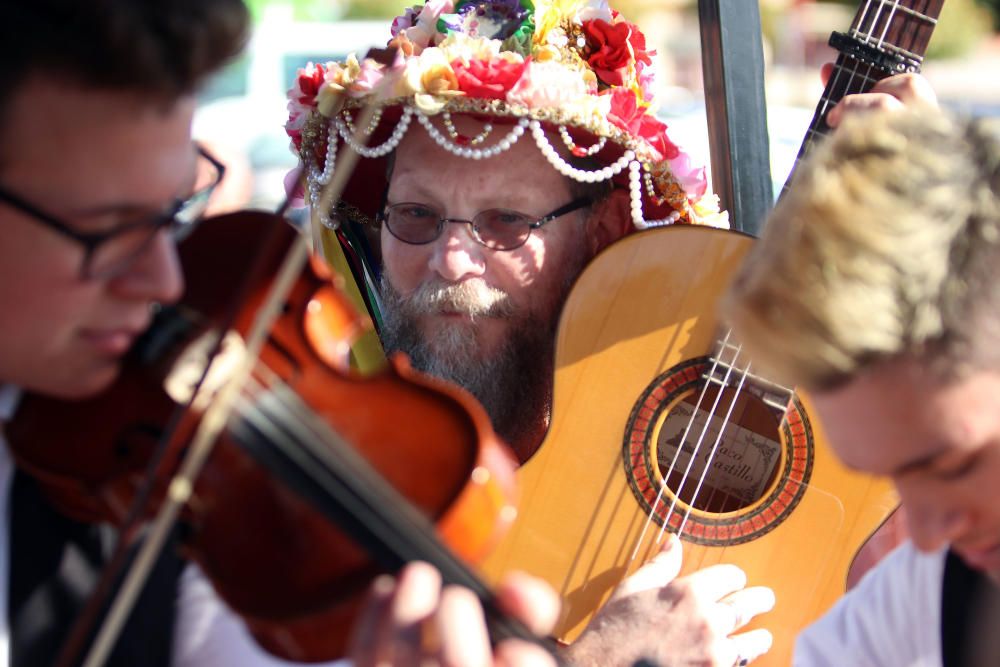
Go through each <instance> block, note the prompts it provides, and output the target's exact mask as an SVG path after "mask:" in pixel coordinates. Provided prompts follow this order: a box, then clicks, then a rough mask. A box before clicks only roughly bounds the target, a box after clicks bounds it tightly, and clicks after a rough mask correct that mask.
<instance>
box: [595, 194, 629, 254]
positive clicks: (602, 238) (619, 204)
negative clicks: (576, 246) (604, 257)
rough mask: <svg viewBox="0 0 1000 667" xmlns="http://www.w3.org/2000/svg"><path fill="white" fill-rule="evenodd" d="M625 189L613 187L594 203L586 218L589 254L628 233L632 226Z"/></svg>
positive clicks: (596, 251) (602, 248)
mask: <svg viewBox="0 0 1000 667" xmlns="http://www.w3.org/2000/svg"><path fill="white" fill-rule="evenodd" d="M629 201H630V200H629V194H628V191H627V190H624V189H621V188H615V189H614V190H612V191H611V194H609V195H608V196H607V197H605V198H604V199H602V200H601V201H599V202H597V203H596V204H594V206H593V208H591V210H590V217H589V218H587V242H588V244H589V247H590V253H591V255H596V254H597V253H599V252H600V251H601V250H604V248H606V247H607V246H608V245H610V244H611V243H614V242H615V241H617V240H618V239H620V238H621V237H623V236H625V234H627V233H628V231H629V229H630V228H631V226H632V217H631V215H630V211H631V209H630V208H629Z"/></svg>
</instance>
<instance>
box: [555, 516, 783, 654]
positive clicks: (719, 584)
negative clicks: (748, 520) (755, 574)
mask: <svg viewBox="0 0 1000 667" xmlns="http://www.w3.org/2000/svg"><path fill="white" fill-rule="evenodd" d="M681 558H682V548H681V543H680V541H679V540H678V539H677V538H676V537H674V536H673V535H671V536H670V537H669V538H668V540H667V541H666V543H665V544H664V547H663V550H662V551H661V552H660V553H659V554H657V555H656V556H655V557H654V558H653V559H652V560H650V561H649V562H648V563H647V564H645V565H644V566H642V567H641V568H640V569H639V570H638V571H636V573H635V574H633V575H632V576H630V577H629V578H628V579H626V580H625V581H624V582H622V584H621V585H619V586H618V588H617V589H616V590H615V592H614V593H613V594H612V596H611V599H610V600H608V602H607V604H605V605H604V607H602V608H601V610H600V611H599V612H598V613H597V615H596V616H594V618H593V620H592V621H591V622H590V624H589V625H588V626H587V629H586V630H584V632H583V634H582V635H580V637H579V639H577V641H576V642H574V643H573V644H572V646H570V647H569V649H568V650H567V657H568V658H569V660H570V662H571V663H572V664H574V665H595V666H596V665H601V666H608V665H624V666H631V665H656V666H657V667H672V666H675V665H713V666H717V667H733V666H734V665H746V664H747V663H749V662H752V661H753V660H754V659H756V658H758V657H759V656H761V655H763V654H764V653H766V652H767V650H768V649H769V648H770V647H771V641H772V638H771V633H770V632H768V631H767V630H763V629H757V630H751V631H748V632H743V633H739V634H734V633H736V631H738V630H739V629H740V628H742V627H743V626H744V625H746V624H747V623H748V622H750V620H751V619H752V618H754V617H755V616H757V615H758V614H761V613H764V612H766V611H769V610H770V609H771V608H772V607H773V606H774V593H773V592H772V591H771V589H769V588H765V587H763V586H755V587H751V588H745V586H746V575H745V574H744V573H743V570H741V569H740V568H738V567H736V566H735V565H713V566H711V567H706V568H705V569H703V570H699V571H697V572H695V573H693V574H690V575H687V576H684V577H678V576H677V575H678V574H679V573H680V570H681Z"/></svg>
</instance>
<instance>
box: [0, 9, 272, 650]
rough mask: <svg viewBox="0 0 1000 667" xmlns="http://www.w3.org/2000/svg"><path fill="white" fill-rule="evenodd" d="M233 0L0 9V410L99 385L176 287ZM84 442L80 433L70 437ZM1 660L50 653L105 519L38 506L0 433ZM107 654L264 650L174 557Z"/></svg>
mask: <svg viewBox="0 0 1000 667" xmlns="http://www.w3.org/2000/svg"><path fill="white" fill-rule="evenodd" d="M247 24H248V16H247V10H246V8H245V7H244V6H243V4H242V2H241V1H240V0H141V1H138V0H107V1H105V2H99V3H91V2H87V3H80V2H76V1H75V0H43V1H41V2H39V1H37V0H31V1H28V0H8V1H6V2H4V3H2V6H0V43H2V44H3V45H4V57H3V58H2V59H0V82H2V85H0V91H2V93H0V118H2V124H0V231H2V237H3V241H2V243H0V308H2V309H3V311H4V313H5V314H4V317H3V326H2V327H0V396H2V398H0V412H2V414H0V420H2V421H3V422H6V421H7V420H8V419H10V418H11V416H12V415H13V413H15V411H16V409H17V403H18V395H19V394H20V393H21V392H22V391H24V392H35V393H40V394H44V395H49V396H53V397H58V398H64V399H78V398H85V397H88V396H91V395H93V394H95V393H97V392H100V391H101V390H103V389H105V388H107V387H108V386H109V385H111V384H112V383H113V382H114V381H115V378H116V376H117V375H118V372H119V366H120V363H119V362H120V359H121V358H122V356H123V355H124V353H125V351H126V350H127V349H128V348H129V346H130V345H131V343H132V342H133V340H134V339H135V338H136V337H137V336H138V335H139V334H140V333H141V332H142V331H143V329H144V328H146V327H147V325H149V323H150V319H151V316H152V309H153V307H154V306H155V304H165V303H170V302H172V301H174V300H176V299H177V298H178V297H179V296H180V294H181V292H182V290H183V289H184V281H183V278H182V276H181V271H180V266H179V262H178V258H177V254H176V248H175V241H174V235H175V232H177V231H180V230H182V229H184V228H185V227H188V226H190V225H192V224H194V223H195V222H196V221H197V220H198V219H199V217H200V216H201V213H202V212H203V211H204V208H205V205H206V202H207V201H208V196H209V195H210V194H211V191H212V189H213V188H214V187H215V186H216V185H217V184H218V182H219V181H220V180H221V178H222V167H221V165H219V164H218V163H217V162H216V161H215V160H214V158H212V157H211V156H210V155H209V154H208V153H206V152H204V151H202V150H200V149H199V148H198V147H197V146H196V145H195V144H194V143H193V142H192V139H191V118H192V113H193V110H194V106H195V99H194V92H195V90H196V88H197V86H198V85H199V84H200V83H201V82H202V81H203V80H204V79H205V78H206V77H207V76H208V75H209V74H210V73H211V72H213V71H214V70H215V69H217V68H218V67H220V66H221V65H222V64H224V63H225V62H226V61H227V60H229V59H230V58H232V57H233V56H235V55H236V54H237V53H238V52H239V51H240V49H241V48H242V46H243V43H244V41H245V38H246V30H247ZM77 444H78V446H79V447H80V449H81V450H83V452H84V453H85V452H86V449H87V447H88V442H87V434H86V433H81V434H80V438H79V442H78V443H77ZM0 506H2V509H0V517H3V526H2V528H0V572H2V577H3V581H2V585H0V611H2V612H3V614H2V616H0V666H7V665H14V666H16V667H29V666H34V665H51V664H53V662H54V660H55V658H56V655H57V654H58V652H59V650H60V647H61V646H62V645H63V643H64V641H65V639H66V634H67V632H68V631H69V628H70V626H71V625H72V623H73V621H74V620H75V617H76V615H77V613H78V612H79V611H80V609H81V606H82V603H83V602H84V601H85V600H86V597H87V594H88V592H89V591H90V589H91V587H92V586H93V585H94V583H95V581H96V578H97V576H98V574H99V573H100V570H101V566H102V564H103V561H104V559H105V558H106V557H107V555H108V548H109V547H110V546H111V544H110V540H111V539H113V535H112V534H111V533H110V532H109V531H110V529H106V528H105V527H98V526H86V525H83V524H79V523H76V522H74V521H72V520H70V519H68V518H66V517H63V516H60V515H59V514H57V513H56V512H55V510H53V509H52V507H51V506H50V505H49V503H48V501H47V500H46V498H45V497H44V496H43V495H42V493H41V491H40V490H39V487H38V486H37V485H36V484H35V482H34V480H32V479H31V478H29V477H28V476H26V475H25V474H24V473H23V472H22V471H20V470H19V469H18V466H17V463H16V462H15V461H12V460H11V456H10V453H9V451H8V449H7V447H6V446H2V447H0ZM107 664H110V665H121V666H123V667H124V666H129V667H134V666H136V665H142V666H143V667H152V666H157V665H163V666H167V665H190V666H196V665H241V666H246V665H276V664H287V663H282V662H280V661H277V660H274V659H272V658H270V657H269V656H267V655H266V654H264V653H263V652H262V651H261V650H260V649H258V648H257V647H256V646H255V645H254V644H253V643H252V641H251V640H250V639H249V635H247V633H246V632H245V631H244V630H243V628H242V626H241V624H240V623H239V621H238V620H236V619H235V617H233V616H232V615H230V614H229V613H228V612H227V611H225V609H224V608H223V607H222V605H221V603H220V601H219V600H218V599H217V598H216V597H215V596H214V594H213V593H212V591H211V588H210V587H209V585H208V583H207V582H206V581H205V580H204V578H202V577H200V576H199V575H198V573H197V571H195V570H194V569H193V568H192V567H185V566H184V563H183V562H182V561H180V560H179V558H178V557H177V556H176V555H171V554H169V553H168V554H167V555H166V556H164V557H163V559H161V561H160V565H159V566H158V567H157V569H156V570H155V572H154V574H153V577H152V580H151V582H150V585H149V587H148V588H147V590H146V592H145V593H144V594H143V597H141V598H140V601H139V604H138V607H137V609H136V611H135V612H134V613H133V615H132V617H131V619H130V621H129V622H128V624H127V625H126V626H125V629H124V632H123V635H122V637H121V638H120V639H119V641H118V644H117V645H116V648H115V651H114V653H113V654H112V657H111V658H110V660H109V662H108V663H107Z"/></svg>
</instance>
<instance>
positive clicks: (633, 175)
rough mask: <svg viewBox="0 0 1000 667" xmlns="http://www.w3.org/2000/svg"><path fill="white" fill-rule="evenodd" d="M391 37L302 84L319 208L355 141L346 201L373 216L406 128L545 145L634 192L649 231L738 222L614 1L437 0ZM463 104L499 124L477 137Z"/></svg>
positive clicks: (466, 148)
mask: <svg viewBox="0 0 1000 667" xmlns="http://www.w3.org/2000/svg"><path fill="white" fill-rule="evenodd" d="M388 46H390V47H395V48H396V49H397V55H396V62H395V63H394V64H392V65H385V64H382V63H379V62H377V61H376V60H375V59H362V60H359V59H358V58H357V57H356V56H351V57H349V58H348V59H347V61H346V62H343V63H336V62H330V63H326V64H315V65H314V64H310V65H309V66H308V67H306V68H305V69H303V70H300V72H299V76H298V80H297V82H296V85H295V86H294V87H293V88H292V89H291V90H290V91H289V104H288V109H289V119H288V123H287V125H286V130H287V132H288V134H289V136H290V137H291V139H292V143H293V148H294V150H295V151H296V153H297V154H298V155H299V156H300V157H301V159H302V162H303V164H304V166H305V175H306V181H307V196H308V198H309V200H310V203H311V204H313V205H316V204H317V203H318V201H319V192H320V191H321V189H322V187H323V186H324V185H325V184H326V183H328V182H329V181H330V179H331V177H332V174H333V171H334V169H335V167H336V164H337V155H338V153H339V152H340V151H342V150H345V148H344V146H345V145H347V146H350V149H351V150H354V151H356V152H357V153H359V154H360V155H361V156H362V157H363V158H368V159H363V160H361V161H360V162H359V166H358V168H357V170H356V171H355V173H354V174H353V175H352V177H351V181H350V182H349V183H348V185H347V188H346V189H345V191H344V194H343V197H342V199H343V200H344V202H345V203H346V205H347V207H348V208H350V209H352V210H353V211H354V212H355V213H356V214H360V215H361V216H362V217H364V218H367V219H369V220H370V219H374V218H375V217H376V214H377V212H378V211H377V208H378V207H379V206H380V205H381V200H382V194H383V192H384V188H385V174H386V171H385V165H384V158H385V156H387V155H388V154H389V153H390V152H392V151H393V149H395V147H396V146H397V145H398V144H399V142H400V140H401V139H402V138H403V137H404V136H405V134H406V132H407V131H426V132H428V133H429V134H430V136H431V137H432V138H433V139H434V140H435V142H436V143H437V144H438V145H440V146H441V148H443V149H445V150H447V151H450V152H451V153H453V154H455V155H458V156H460V157H464V158H468V159H470V160H488V159H490V158H492V157H494V156H496V155H499V154H501V153H503V152H504V151H505V150H507V149H509V148H510V147H511V145H513V144H514V143H515V142H517V141H524V140H528V141H534V142H535V143H536V144H537V145H538V148H539V149H540V150H541V152H542V154H543V155H544V156H545V157H546V158H547V159H548V161H549V162H550V163H551V164H552V166H553V167H554V168H555V169H557V170H558V171H559V172H560V173H562V174H564V175H566V176H568V177H570V178H573V179H575V180H577V181H580V182H585V183H597V182H602V181H608V180H613V182H614V183H615V185H616V186H617V187H622V188H628V190H629V193H630V197H631V211H632V221H633V223H634V224H635V226H636V227H637V228H639V229H644V228H647V227H651V226H657V225H664V224H670V223H673V222H690V223H703V224H713V225H717V226H727V219H726V216H725V214H720V213H719V211H718V203H717V199H716V198H715V197H714V196H713V195H710V194H707V193H706V190H707V182H706V178H705V169H704V167H702V166H700V165H696V164H694V163H693V161H692V159H691V158H690V156H689V155H687V154H686V153H685V152H684V151H683V150H681V149H680V148H679V147H678V145H677V144H676V143H674V142H673V141H672V140H671V139H670V137H668V135H667V126H666V125H665V124H664V123H662V122H660V121H659V120H657V118H656V116H655V115H654V113H653V105H652V103H653V96H654V92H653V87H654V71H653V70H654V67H653V59H652V56H654V55H655V52H653V51H651V50H649V49H647V46H646V40H645V37H644V36H643V34H642V33H641V32H640V31H639V29H638V28H637V27H636V26H635V25H634V24H631V23H629V22H628V21H626V20H625V19H624V18H623V17H622V16H621V15H620V14H619V13H618V12H616V11H614V10H612V9H610V8H609V7H608V4H607V0H426V2H425V3H424V4H423V5H417V6H415V7H412V8H410V9H408V10H407V11H406V12H405V13H404V14H403V15H402V16H399V17H397V18H396V20H395V21H393V23H392V28H391V39H390V40H389V41H388ZM369 105H373V106H374V107H375V108H376V113H375V116H374V118H373V120H372V122H371V123H369V124H368V125H367V127H365V128H362V131H363V133H364V134H365V135H367V142H364V143H365V145H363V144H362V143H359V142H356V141H355V139H354V136H355V132H356V127H355V125H356V121H357V119H358V118H359V117H360V109H362V108H363V107H366V106H369ZM453 114H471V115H474V116H476V117H479V118H482V119H486V120H487V121H488V122H487V123H486V124H485V125H484V126H483V130H482V132H481V133H480V134H479V135H477V136H473V137H467V136H463V135H462V134H460V133H459V132H458V131H457V129H456V127H455V124H454V123H453V121H452V116H453ZM413 121H416V123H413ZM414 124H416V125H420V126H421V127H420V128H413V129H411V126H412V125H414ZM559 142H562V143H563V144H564V146H565V149H564V148H563V147H559V146H557V145H554V143H555V144H558V143H559ZM563 155H573V156H576V157H579V158H592V159H591V160H587V161H586V163H587V164H591V165H593V164H596V165H599V167H597V168H589V169H588V168H580V167H578V166H574V164H572V163H571V161H569V160H567V159H565V158H564V157H563ZM375 183H377V184H379V185H378V186H376V187H373V184H375ZM320 217H321V219H322V218H325V217H326V216H325V215H323V212H320Z"/></svg>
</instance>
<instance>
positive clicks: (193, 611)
mask: <svg viewBox="0 0 1000 667" xmlns="http://www.w3.org/2000/svg"><path fill="white" fill-rule="evenodd" d="M178 595H179V597H178V601H177V621H176V625H175V628H174V655H173V665H174V667H234V666H238V667H283V666H289V665H298V664H301V663H293V662H288V661H287V660H280V659H278V658H275V657H274V656H272V655H270V654H269V653H267V652H265V651H264V650H263V649H261V648H260V647H259V646H257V643H256V642H254V640H253V638H252V637H251V636H250V633H249V632H248V631H247V629H246V626H244V625H243V621H242V620H240V618H239V617H238V616H236V614H234V613H233V612H232V611H231V610H230V609H229V608H228V607H227V606H226V605H225V604H224V603H223V602H222V601H221V600H220V599H219V597H218V596H217V595H216V593H215V590H214V589H213V588H212V585H211V584H210V583H209V582H208V580H207V579H206V578H205V575H204V574H203V573H202V572H201V570H200V569H198V566H197V565H188V566H187V567H186V568H185V569H184V572H183V574H182V575H181V580H180V587H179V594H178ZM310 664H311V665H312V667H323V666H324V665H326V666H327V667H348V666H349V665H350V662H348V661H346V660H338V661H335V662H328V663H310Z"/></svg>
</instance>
